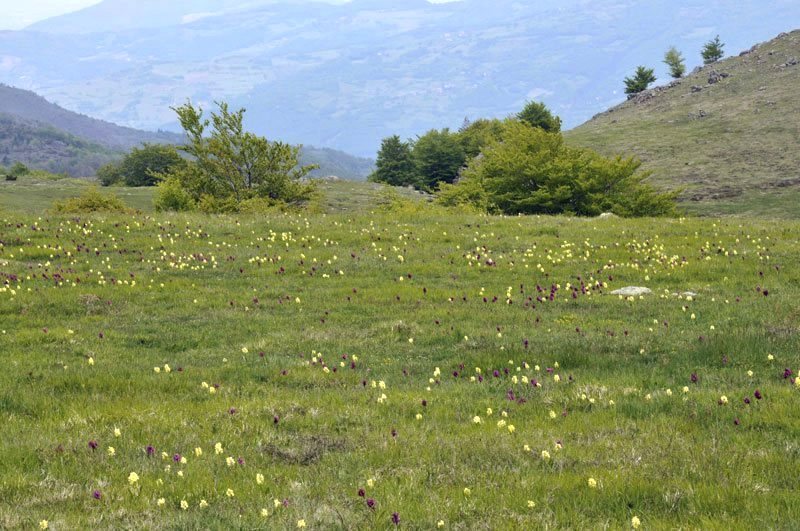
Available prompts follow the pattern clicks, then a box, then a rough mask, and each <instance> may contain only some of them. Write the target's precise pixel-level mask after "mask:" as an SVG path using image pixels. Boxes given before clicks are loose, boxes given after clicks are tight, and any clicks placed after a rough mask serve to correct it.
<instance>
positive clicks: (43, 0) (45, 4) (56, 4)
mask: <svg viewBox="0 0 800 531" xmlns="http://www.w3.org/2000/svg"><path fill="white" fill-rule="evenodd" d="M99 3H100V0H0V13H2V16H0V30H3V29H20V28H24V27H25V26H27V25H29V24H33V23H34V22H36V21H37V20H42V19H44V18H48V17H52V16H55V15H61V14H64V13H69V12H70V11H75V10H77V9H81V8H83V7H87V6H90V5H92V4H99Z"/></svg>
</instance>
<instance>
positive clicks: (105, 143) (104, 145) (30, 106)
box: [0, 84, 373, 180]
mask: <svg viewBox="0 0 800 531" xmlns="http://www.w3.org/2000/svg"><path fill="white" fill-rule="evenodd" d="M248 121H249V120H248ZM182 141H183V137H182V136H181V135H179V134H176V133H169V132H163V131H160V132H149V131H140V130H138V129H132V128H130V127H121V126H119V125H116V124H113V123H110V122H105V121H103V120H97V119H94V118H90V117H88V116H84V115H82V114H78V113H74V112H72V111H68V110H66V109H63V108H61V107H59V106H58V105H55V104H53V103H50V102H48V101H47V100H46V99H44V98H42V97H41V96H39V95H37V94H35V93H33V92H30V91H27V90H21V89H18V88H14V87H9V86H7V85H2V84H0V164H2V165H6V166H8V165H10V164H11V163H13V162H23V163H25V164H27V165H29V166H30V167H32V168H36V169H42V170H47V171H51V172H53V173H66V174H69V175H71V176H73V177H88V176H92V175H94V173H95V171H96V170H97V169H98V168H99V167H100V166H102V165H103V164H106V163H108V162H111V161H115V160H119V159H120V158H121V157H122V156H123V154H124V152H125V151H128V150H130V149H131V148H133V147H135V146H139V145H141V144H142V143H145V142H149V143H158V144H180V143H181V142H182ZM301 162H302V163H303V164H318V165H319V166H320V168H319V169H318V170H315V171H314V172H312V175H313V176H319V177H324V176H328V175H335V176H338V177H341V178H343V179H350V180H364V179H366V177H367V176H368V175H369V174H370V173H371V172H372V168H373V161H372V160H370V159H364V158H360V157H354V156H352V155H349V154H347V153H343V152H341V151H336V150H332V149H321V148H314V147H303V149H302V151H301Z"/></svg>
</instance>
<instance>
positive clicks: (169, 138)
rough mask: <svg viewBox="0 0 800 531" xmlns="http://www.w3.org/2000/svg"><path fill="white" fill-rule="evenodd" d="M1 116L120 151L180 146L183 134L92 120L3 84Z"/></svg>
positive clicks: (0, 98) (27, 91)
mask: <svg viewBox="0 0 800 531" xmlns="http://www.w3.org/2000/svg"><path fill="white" fill-rule="evenodd" d="M0 113H5V114H8V115H12V116H16V117H19V118H21V119H23V120H27V121H32V122H38V123H41V124H46V125H48V126H50V127H52V128H55V129H58V130H60V131H63V132H65V133H69V134H71V135H74V136H76V137H80V138H82V139H84V140H88V141H89V142H93V143H95V144H99V145H101V146H105V147H107V148H111V149H116V150H120V149H130V148H132V147H134V146H138V145H141V144H142V143H143V142H150V143H154V144H177V143H179V142H181V141H182V137H181V135H178V134H175V133H168V132H156V133H154V132H149V131H140V130H138V129H132V128H130V127H122V126H119V125H116V124H113V123H110V122H106V121H103V120H97V119H95V118H90V117H89V116H85V115H83V114H78V113H75V112H72V111H68V110H66V109H63V108H61V107H59V106H58V105H56V104H55V103H50V102H49V101H47V100H46V99H44V98H43V97H41V96H39V95H38V94H36V93H34V92H31V91H29V90H21V89H18V88H14V87H10V86H8V85H2V84H0Z"/></svg>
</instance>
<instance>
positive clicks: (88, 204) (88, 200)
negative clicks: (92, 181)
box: [53, 188, 132, 214]
mask: <svg viewBox="0 0 800 531" xmlns="http://www.w3.org/2000/svg"><path fill="white" fill-rule="evenodd" d="M53 209H54V210H55V211H56V212H59V213H61V214H90V213H92V212H117V213H129V212H132V210H131V209H130V208H128V207H126V206H125V203H123V202H122V200H121V199H120V198H119V197H117V196H115V195H113V194H106V193H102V192H100V190H98V189H97V188H90V189H89V190H88V191H87V192H85V193H84V194H83V195H81V196H79V197H72V198H69V199H65V200H64V201H56V202H55V203H53Z"/></svg>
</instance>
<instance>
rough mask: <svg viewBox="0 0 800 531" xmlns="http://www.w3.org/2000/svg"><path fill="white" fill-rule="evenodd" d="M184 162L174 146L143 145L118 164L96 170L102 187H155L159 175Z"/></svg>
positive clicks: (107, 165)
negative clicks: (122, 184) (122, 185)
mask: <svg viewBox="0 0 800 531" xmlns="http://www.w3.org/2000/svg"><path fill="white" fill-rule="evenodd" d="M185 164H186V161H185V160H184V159H183V158H182V157H181V156H180V155H179V154H178V150H177V149H176V148H175V146H169V145H163V144H143V145H142V147H138V148H133V150H132V151H131V152H130V153H128V154H127V155H125V157H124V158H123V159H122V160H121V161H120V162H118V163H113V162H112V163H110V164H106V165H105V166H103V167H101V168H100V169H99V170H97V177H98V179H99V180H100V183H101V184H102V185H103V186H110V185H112V184H116V183H124V184H125V185H126V186H155V185H156V184H157V183H158V180H159V177H158V176H159V175H161V174H164V173H168V172H170V171H171V170H172V169H174V168H179V167H182V166H184V165H185Z"/></svg>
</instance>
